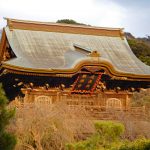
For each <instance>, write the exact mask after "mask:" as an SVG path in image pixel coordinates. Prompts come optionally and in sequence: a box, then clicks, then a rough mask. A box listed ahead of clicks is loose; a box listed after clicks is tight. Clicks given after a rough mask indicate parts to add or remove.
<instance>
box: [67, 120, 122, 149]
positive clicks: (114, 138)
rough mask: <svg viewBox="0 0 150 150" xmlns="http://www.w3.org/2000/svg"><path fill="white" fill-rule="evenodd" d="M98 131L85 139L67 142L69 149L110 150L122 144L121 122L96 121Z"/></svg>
mask: <svg viewBox="0 0 150 150" xmlns="http://www.w3.org/2000/svg"><path fill="white" fill-rule="evenodd" d="M95 129H96V133H95V134H93V135H92V136H91V137H90V138H88V139H87V140H84V141H80V142H77V143H74V144H67V145H66V148H67V150H98V149H99V150H101V149H105V150H110V149H114V148H116V147H119V146H120V138H119V137H120V135H121V134H122V133H123V132H124V126H123V125H122V124H121V123H116V122H110V121H98V122H95Z"/></svg>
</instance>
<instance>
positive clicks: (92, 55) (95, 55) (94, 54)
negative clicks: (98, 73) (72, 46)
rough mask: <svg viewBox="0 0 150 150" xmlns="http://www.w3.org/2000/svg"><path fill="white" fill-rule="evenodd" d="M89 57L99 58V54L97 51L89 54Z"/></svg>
mask: <svg viewBox="0 0 150 150" xmlns="http://www.w3.org/2000/svg"><path fill="white" fill-rule="evenodd" d="M89 56H90V57H100V53H99V52H98V51H95V50H94V51H92V52H91V53H90V54H89Z"/></svg>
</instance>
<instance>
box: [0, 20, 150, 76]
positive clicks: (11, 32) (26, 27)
mask: <svg viewBox="0 0 150 150" xmlns="http://www.w3.org/2000/svg"><path fill="white" fill-rule="evenodd" d="M5 33H6V36H7V39H8V41H9V44H10V46H11V48H12V50H13V52H14V53H15V55H16V56H17V57H16V58H13V59H11V60H8V61H5V62H2V65H3V66H4V67H6V68H7V67H8V68H11V69H16V70H17V69H18V70H21V71H26V72H45V73H48V72H49V73H51V72H55V71H56V72H57V73H59V72H64V73H67V72H68V71H70V72H71V71H72V72H73V70H75V68H77V66H80V65H79V64H81V65H82V63H83V64H84V63H85V62H86V63H89V65H90V63H91V64H99V65H102V64H103V65H105V66H107V67H109V69H112V72H114V74H115V72H116V74H120V76H129V77H132V76H139V77H140V76H141V77H142V78H144V77H146V78H150V67H149V66H147V65H145V64H144V63H142V62H141V61H140V60H139V59H138V58H137V57H136V56H135V55H134V54H133V52H132V51H131V49H130V47H129V45H128V43H127V41H126V39H125V37H123V35H122V29H110V28H96V27H91V26H75V25H64V24H62V25H61V24H54V23H53V24H51V23H48V24H46V23H38V22H28V21H17V20H11V22H10V20H8V26H7V27H5ZM79 49H80V50H79ZM94 50H96V51H97V52H98V53H99V54H100V56H99V57H89V56H88V54H89V53H90V52H92V51H94Z"/></svg>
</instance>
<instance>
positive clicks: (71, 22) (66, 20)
mask: <svg viewBox="0 0 150 150" xmlns="http://www.w3.org/2000/svg"><path fill="white" fill-rule="evenodd" d="M56 23H66V24H76V25H86V24H83V23H79V22H77V21H75V20H72V19H61V20H57V22H56Z"/></svg>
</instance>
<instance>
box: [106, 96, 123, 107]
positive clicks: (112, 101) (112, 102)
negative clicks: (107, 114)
mask: <svg viewBox="0 0 150 150" xmlns="http://www.w3.org/2000/svg"><path fill="white" fill-rule="evenodd" d="M106 108H107V109H112V108H113V109H119V110H121V109H122V103H121V100H120V99H118V98H108V99H107V102H106Z"/></svg>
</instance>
